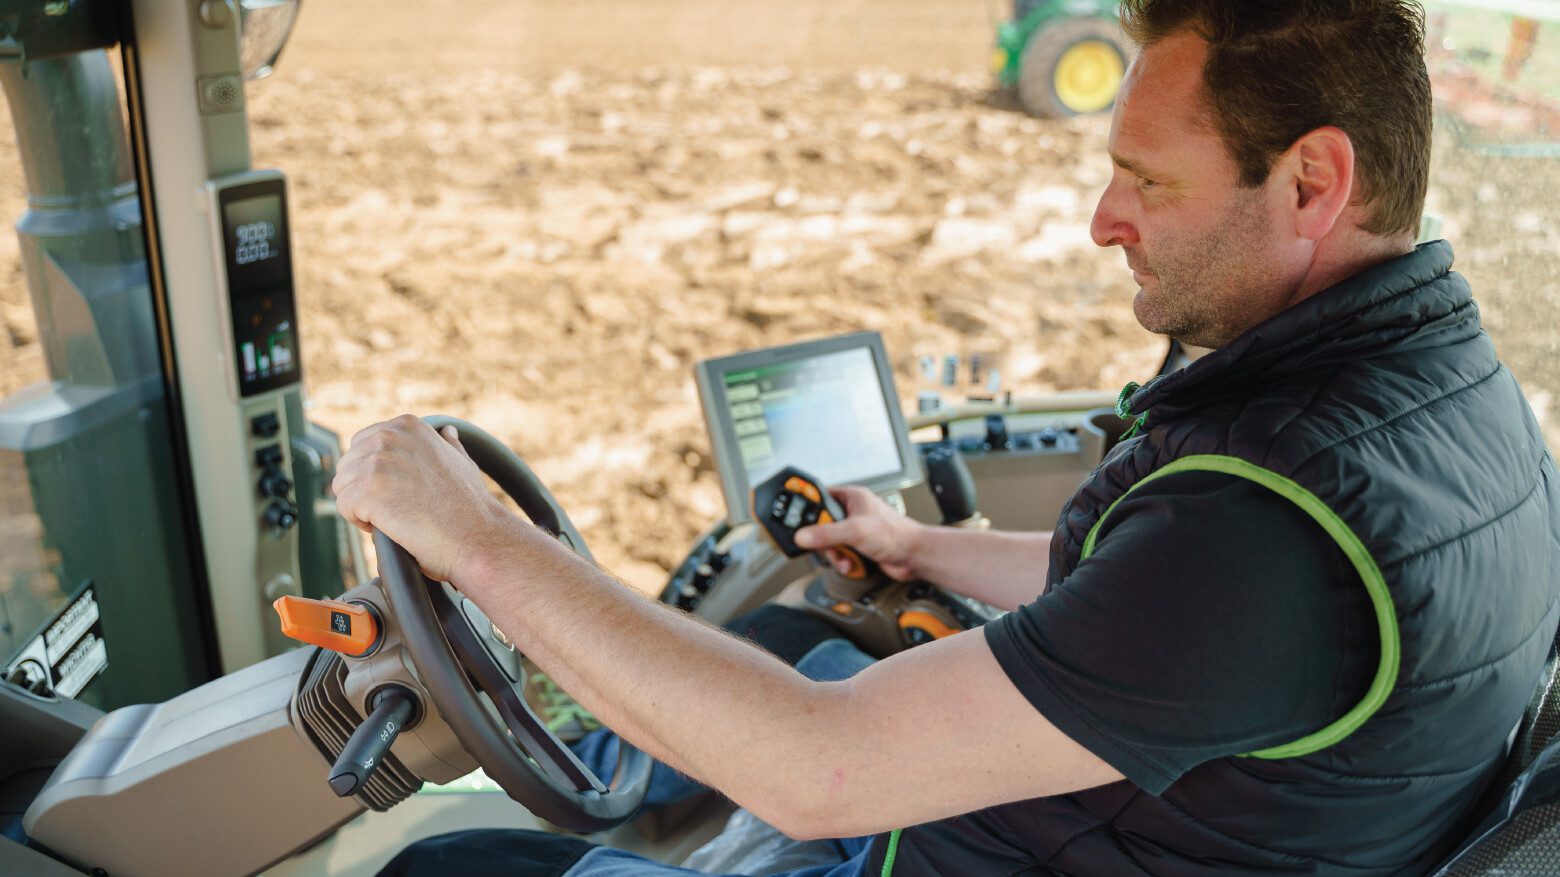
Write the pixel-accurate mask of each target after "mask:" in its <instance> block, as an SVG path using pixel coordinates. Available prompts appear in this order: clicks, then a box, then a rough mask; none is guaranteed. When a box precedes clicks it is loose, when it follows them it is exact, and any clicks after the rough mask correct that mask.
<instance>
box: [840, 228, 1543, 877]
mask: <svg viewBox="0 0 1560 877" xmlns="http://www.w3.org/2000/svg"><path fill="white" fill-rule="evenodd" d="M1451 263H1452V250H1451V247H1450V246H1449V245H1448V244H1446V243H1445V242H1435V243H1431V244H1424V245H1421V246H1420V247H1419V248H1418V249H1417V250H1416V251H1415V252H1413V253H1410V254H1408V255H1406V256H1403V257H1401V258H1398V259H1394V260H1392V261H1390V262H1387V263H1385V264H1382V265H1379V266H1376V267H1374V268H1372V269H1369V270H1367V271H1365V272H1363V273H1361V274H1359V275H1356V276H1355V277H1352V278H1350V279H1348V280H1346V281H1344V282H1343V283H1340V284H1338V285H1337V286H1335V287H1333V288H1331V289H1329V290H1326V291H1324V292H1322V293H1319V294H1318V295H1316V296H1313V297H1312V298H1310V299H1307V300H1305V301H1303V302H1301V303H1300V304H1298V305H1296V306H1295V307H1292V308H1290V309H1289V310H1287V311H1285V312H1283V313H1281V314H1279V315H1278V316H1276V317H1274V318H1272V319H1271V320H1268V321H1267V322H1265V323H1263V324H1261V325H1260V326H1257V327H1256V328H1254V329H1252V330H1250V331H1249V332H1247V333H1245V334H1244V335H1242V336H1241V337H1240V338H1238V339H1236V340H1235V341H1233V342H1232V343H1230V344H1229V345H1228V346H1226V347H1224V348H1222V349H1220V350H1218V351H1215V352H1214V353H1212V354H1209V355H1208V356H1206V357H1204V358H1202V359H1201V360H1199V361H1197V362H1194V363H1193V364H1191V365H1190V366H1188V367H1187V368H1185V369H1183V370H1181V371H1179V372H1176V373H1174V374H1170V375H1167V376H1164V377H1160V378H1158V379H1156V380H1154V381H1153V382H1151V383H1150V384H1149V385H1148V386H1146V387H1143V388H1141V389H1139V390H1137V391H1136V392H1135V393H1132V394H1131V395H1130V396H1129V397H1127V398H1125V399H1124V400H1123V401H1124V405H1125V407H1127V408H1129V409H1130V411H1131V412H1132V414H1133V415H1143V419H1142V421H1141V424H1140V426H1141V434H1140V435H1138V436H1137V437H1135V438H1133V439H1130V440H1128V441H1124V442H1122V443H1121V444H1120V445H1118V446H1117V447H1116V448H1115V449H1114V450H1113V451H1112V452H1111V453H1110V454H1109V455H1108V456H1107V458H1106V459H1105V461H1104V462H1103V463H1102V464H1101V465H1100V467H1099V468H1098V469H1096V470H1095V471H1094V473H1093V474H1092V475H1091V476H1090V477H1089V479H1088V480H1087V481H1086V482H1085V483H1084V485H1083V487H1082V488H1080V489H1079V490H1078V492H1077V494H1075V495H1074V496H1073V498H1072V500H1071V501H1070V502H1069V503H1068V505H1067V506H1066V507H1065V508H1064V509H1063V511H1062V516H1061V522H1060V525H1059V526H1058V528H1057V531H1056V538H1055V540H1054V542H1053V545H1052V556H1051V570H1050V582H1051V584H1055V583H1056V582H1059V581H1061V580H1062V579H1064V578H1066V577H1067V575H1068V574H1069V573H1071V572H1072V570H1073V569H1075V568H1076V567H1077V566H1078V565H1079V563H1080V562H1087V561H1086V560H1081V559H1080V558H1081V557H1082V555H1083V553H1084V552H1083V545H1084V542H1085V539H1086V538H1087V536H1088V534H1089V532H1090V530H1091V529H1093V528H1094V526H1095V524H1096V523H1097V522H1098V521H1099V519H1100V517H1101V515H1102V514H1103V513H1104V512H1105V510H1106V509H1107V508H1108V507H1109V506H1110V505H1111V503H1113V502H1114V501H1116V500H1117V499H1119V498H1120V497H1121V496H1122V495H1123V494H1124V493H1125V492H1126V491H1127V490H1129V489H1130V488H1131V487H1132V486H1133V485H1134V484H1136V483H1137V482H1139V481H1140V480H1142V479H1143V478H1145V477H1147V476H1149V475H1150V474H1151V473H1153V472H1155V471H1157V470H1159V469H1161V468H1162V467H1165V466H1167V465H1169V464H1171V463H1172V462H1173V461H1176V460H1185V459H1187V458H1192V457H1196V458H1198V459H1209V458H1212V457H1217V458H1221V459H1227V458H1234V459H1235V460H1237V461H1244V462H1241V463H1239V465H1241V466H1245V465H1247V464H1255V465H1254V466H1252V467H1251V468H1253V469H1255V468H1256V467H1260V468H1261V469H1263V470H1267V471H1268V472H1269V473H1274V474H1276V475H1278V476H1282V478H1283V479H1285V480H1288V481H1290V482H1292V483H1293V484H1295V485H1297V486H1298V487H1299V488H1302V489H1303V490H1304V491H1306V492H1308V493H1309V494H1311V495H1312V496H1313V497H1314V498H1315V499H1319V500H1320V501H1321V503H1324V504H1325V506H1326V508H1327V509H1329V510H1330V511H1331V513H1332V514H1333V515H1334V516H1335V518H1336V519H1337V520H1339V521H1341V523H1342V524H1346V525H1347V529H1348V531H1350V532H1351V533H1352V534H1353V537H1357V540H1356V541H1355V544H1356V545H1357V546H1363V549H1364V551H1365V552H1368V557H1363V556H1362V562H1363V563H1364V564H1366V565H1367V566H1370V567H1372V568H1373V569H1375V570H1378V571H1379V579H1378V581H1380V582H1381V583H1383V584H1384V591H1383V594H1384V596H1385V595H1389V597H1390V599H1389V601H1388V600H1387V599H1383V602H1382V610H1383V619H1382V621H1383V623H1384V624H1387V625H1390V624H1391V623H1392V622H1394V621H1395V625H1396V637H1397V641H1398V648H1397V649H1396V651H1397V655H1398V662H1397V666H1396V667H1395V668H1390V669H1392V670H1393V672H1390V673H1387V672H1385V671H1383V673H1380V674H1378V675H1380V676H1382V678H1381V679H1380V680H1379V686H1378V688H1379V693H1380V695H1381V697H1379V698H1378V701H1379V703H1378V704H1377V705H1376V707H1375V708H1374V710H1373V711H1368V715H1363V714H1362V715H1361V719H1362V720H1363V723H1362V724H1358V726H1357V727H1355V728H1354V729H1352V731H1350V732H1347V733H1346V736H1343V737H1342V739H1341V740H1339V741H1336V742H1331V743H1330V744H1329V745H1326V746H1325V747H1323V748H1320V749H1318V750H1317V751H1314V752H1310V753H1309V754H1303V755H1298V756H1291V757H1282V756H1281V755H1280V757H1238V758H1225V759H1220V760H1217V761H1213V762H1209V763H1206V764H1203V765H1200V766H1198V767H1197V768H1194V769H1193V770H1192V771H1190V772H1188V773H1187V774H1185V775H1184V776H1183V777H1182V778H1181V779H1180V780H1179V781H1177V782H1176V783H1175V784H1174V785H1172V786H1171V787H1170V788H1169V789H1167V790H1166V791H1165V793H1164V794H1163V795H1161V796H1158V797H1155V796H1153V795H1149V794H1147V793H1145V792H1143V791H1142V790H1140V789H1138V788H1137V787H1135V786H1132V785H1130V784H1128V783H1125V782H1122V783H1116V784H1113V785H1109V786H1102V787H1100V788H1097V789H1091V790H1089V791H1086V792H1081V793H1078V794H1073V795H1063V796H1058V797H1054V798H1040V799H1035V800H1032V801H1024V802H1019V803H1015V804H1007V805H1003V806H1000V807H994V808H991V809H989V810H984V811H980V812H978V813H972V814H969V815H966V816H962V817H957V818H954V819H950V820H944V821H942V822H936V823H930V824H928V825H923V826H915V827H912V828H909V829H907V830H905V831H904V832H903V834H902V835H901V836H900V837H899V838H898V842H897V844H895V851H894V858H895V862H894V867H893V869H892V873H893V874H894V877H919V875H933V874H936V875H955V874H958V875H966V874H967V875H977V874H978V875H985V874H1035V875H1040V874H1075V875H1130V874H1144V873H1147V874H1154V875H1211V874H1220V875H1224V874H1243V873H1262V874H1339V875H1375V874H1419V873H1424V872H1425V871H1426V870H1428V869H1429V868H1430V867H1432V866H1433V865H1434V864H1435V863H1436V862H1438V861H1439V860H1440V859H1441V858H1442V857H1444V856H1445V855H1446V854H1447V853H1448V852H1449V849H1450V848H1451V846H1453V845H1454V844H1455V843H1456V842H1457V841H1458V840H1459V835H1460V834H1461V832H1462V831H1464V830H1465V828H1466V825H1465V823H1466V822H1467V820H1468V817H1469V814H1470V810H1471V808H1472V807H1473V805H1474V803H1475V802H1476V801H1477V799H1478V798H1479V796H1480V794H1481V792H1482V791H1483V790H1484V788H1485V786H1486V785H1487V784H1488V783H1489V781H1490V779H1491V778H1492V776H1493V774H1494V772H1495V770H1496V768H1497V767H1498V766H1499V764H1500V762H1501V760H1502V758H1503V757H1504V752H1505V747H1506V743H1507V739H1508V737H1509V735H1510V732H1511V731H1512V729H1513V727H1514V726H1515V725H1516V723H1517V722H1518V720H1519V719H1520V718H1521V715H1522V711H1523V708H1524V706H1525V705H1526V703H1527V701H1528V698H1529V696H1530V695H1531V693H1532V692H1533V689H1534V686H1535V685H1536V684H1537V682H1538V678H1539V671H1540V668H1541V666H1542V664H1543V661H1544V658H1545V656H1546V654H1547V651H1548V648H1549V644H1550V641H1551V639H1553V636H1554V632H1555V628H1556V624H1557V621H1560V601H1557V595H1560V483H1557V480H1556V473H1555V466H1554V462H1553V460H1552V459H1551V458H1550V456H1549V453H1548V452H1547V450H1546V449H1545V446H1544V441H1543V438H1542V436H1541V435H1540V432H1539V428H1538V425H1537V424H1536V422H1535V421H1534V418H1533V416H1532V413H1531V412H1530V410H1529V408H1528V406H1527V403H1526V401H1525V400H1524V398H1523V396H1522V392H1521V390H1520V389H1519V388H1518V386H1517V382H1516V380H1515V379H1514V378H1513V377H1512V375H1511V373H1510V372H1509V371H1507V370H1506V369H1505V367H1504V366H1502V365H1501V364H1500V363H1499V362H1498V361H1497V359H1496V357H1495V348H1494V345H1493V344H1492V343H1491V341H1490V339H1489V336H1487V335H1486V334H1485V333H1484V332H1483V330H1482V329H1481V328H1480V324H1479V313H1478V308H1477V306H1476V305H1475V304H1474V303H1473V300H1472V297H1471V294H1470V291H1469V288H1468V284H1467V283H1466V281H1464V280H1463V278H1462V277H1461V276H1460V275H1458V274H1455V273H1452V272H1451ZM1345 535H1346V536H1347V535H1348V534H1345ZM1107 538H1108V537H1107ZM1350 538H1352V537H1350ZM1253 585H1254V586H1260V583H1259V582H1256V583H1253ZM1124 647H1125V646H1124ZM1275 647H1286V646H1284V645H1280V644H1276V645H1275ZM1287 647H1294V648H1303V647H1304V644H1288V645H1287ZM1390 651H1392V649H1390V648H1384V652H1390ZM1273 684H1274V685H1282V684H1284V680H1282V679H1274V680H1273ZM1319 730H1321V729H1319ZM1334 730H1337V729H1336V728H1335V729H1334ZM873 846H874V849H873V855H872V859H871V861H872V865H871V867H870V869H869V872H868V873H869V874H872V875H877V874H879V873H881V871H882V868H883V866H882V862H883V859H884V857H885V854H886V852H887V847H888V846H889V844H888V839H887V838H886V837H883V838H878V839H877V840H876V841H875V843H874V845H873Z"/></svg>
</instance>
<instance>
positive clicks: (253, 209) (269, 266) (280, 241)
mask: <svg viewBox="0 0 1560 877" xmlns="http://www.w3.org/2000/svg"><path fill="white" fill-rule="evenodd" d="M283 222H284V219H283V211H282V196H281V195H261V196H259V197H257V198H245V199H243V200H242V201H231V202H228V203H227V204H225V205H223V207H222V228H223V231H224V233H225V236H226V238H227V251H228V273H229V275H241V274H248V275H259V276H266V277H268V276H273V275H276V276H279V275H280V274H281V272H283V271H285V270H286V267H287V265H286V261H287V260H286V258H285V256H286V240H285V237H284V235H283V233H282V232H283Z"/></svg>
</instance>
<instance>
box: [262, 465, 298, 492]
mask: <svg viewBox="0 0 1560 877" xmlns="http://www.w3.org/2000/svg"><path fill="white" fill-rule="evenodd" d="M292 487H293V483H292V479H291V478H288V477H287V473H286V472H283V471H282V470H281V469H279V468H277V467H275V466H271V467H269V468H267V469H266V470H265V471H264V472H262V473H260V495H261V496H269V497H271V498H272V499H286V498H287V494H289V493H292Z"/></svg>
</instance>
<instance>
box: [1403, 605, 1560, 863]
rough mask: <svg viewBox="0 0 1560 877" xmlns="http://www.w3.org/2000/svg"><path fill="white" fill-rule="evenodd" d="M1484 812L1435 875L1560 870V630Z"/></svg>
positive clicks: (1480, 811) (1486, 802)
mask: <svg viewBox="0 0 1560 877" xmlns="http://www.w3.org/2000/svg"><path fill="white" fill-rule="evenodd" d="M1542 679H1543V681H1542V683H1540V685H1539V686H1538V689H1537V690H1536V691H1534V693H1533V699H1532V700H1531V701H1530V702H1529V703H1528V708H1527V712H1526V713H1524V714H1523V717H1522V723H1521V724H1520V725H1518V726H1517V732H1516V735H1515V738H1514V741H1513V744H1512V747H1511V754H1510V755H1509V756H1508V757H1507V759H1506V765H1505V767H1504V768H1502V770H1501V772H1500V774H1499V775H1498V776H1497V777H1496V778H1495V781H1494V782H1493V783H1492V784H1491V786H1490V790H1491V791H1490V794H1489V796H1488V797H1487V798H1486V800H1485V802H1484V805H1483V806H1482V807H1481V808H1480V809H1479V811H1478V812H1479V813H1480V814H1484V818H1483V819H1482V820H1480V821H1479V822H1478V827H1477V828H1476V829H1474V831H1473V832H1472V833H1471V834H1469V835H1468V838H1467V840H1465V841H1464V842H1463V845H1462V846H1461V847H1460V848H1459V849H1458V850H1457V852H1456V853H1454V854H1453V855H1452V857H1451V858H1449V859H1447V860H1446V862H1445V863H1444V864H1442V865H1441V867H1440V868H1438V869H1436V871H1435V872H1434V877H1495V875H1500V877H1552V875H1556V874H1560V633H1557V635H1556V638H1555V643H1554V645H1552V646H1551V647H1550V650H1549V662H1548V663H1547V664H1545V665H1544V674H1543V677H1542Z"/></svg>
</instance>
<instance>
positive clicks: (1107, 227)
mask: <svg viewBox="0 0 1560 877" xmlns="http://www.w3.org/2000/svg"><path fill="white" fill-rule="evenodd" d="M1123 195H1124V193H1123V191H1122V187H1121V186H1117V185H1116V182H1115V181H1114V180H1112V181H1111V182H1110V185H1108V186H1106V187H1105V191H1104V192H1101V193H1100V203H1099V204H1097V205H1095V207H1094V218H1093V219H1092V220H1091V221H1090V222H1089V236H1090V237H1092V238H1094V243H1095V244H1097V245H1098V246H1101V247H1114V246H1129V245H1131V244H1135V243H1137V242H1138V234H1137V228H1136V227H1135V226H1134V225H1133V224H1132V222H1131V221H1130V220H1129V219H1128V218H1127V214H1126V213H1125V211H1124V210H1122V207H1123V206H1124V205H1123V204H1122V203H1121V199H1122V197H1123Z"/></svg>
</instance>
